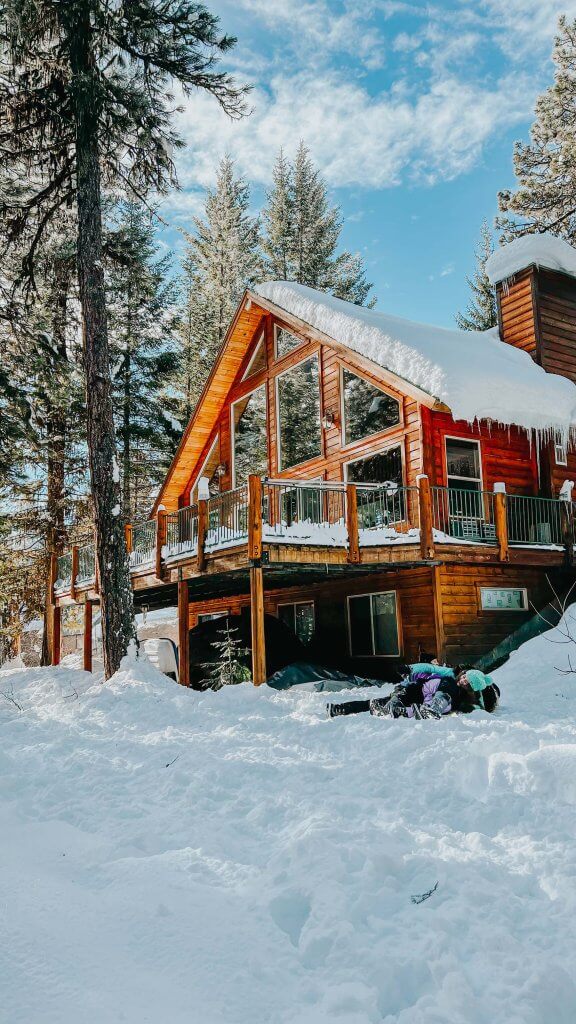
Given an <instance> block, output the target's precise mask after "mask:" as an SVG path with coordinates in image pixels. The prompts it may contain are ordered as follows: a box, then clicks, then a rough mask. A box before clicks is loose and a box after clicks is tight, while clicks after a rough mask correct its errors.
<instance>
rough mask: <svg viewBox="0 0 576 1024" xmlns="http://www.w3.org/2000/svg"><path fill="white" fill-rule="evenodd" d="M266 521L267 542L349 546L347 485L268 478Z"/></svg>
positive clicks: (264, 535) (264, 496) (265, 535)
mask: <svg viewBox="0 0 576 1024" xmlns="http://www.w3.org/2000/svg"><path fill="white" fill-rule="evenodd" d="M262 519H263V529H262V539H263V540H264V541H272V542H275V541H283V542H284V541H292V542H293V543H297V544H318V545H323V544H325V545H330V546H333V547H345V546H346V544H347V541H348V533H347V530H346V490H345V484H340V483H334V484H333V483H330V482H326V481H321V480H269V479H265V480H264V484H263V509H262Z"/></svg>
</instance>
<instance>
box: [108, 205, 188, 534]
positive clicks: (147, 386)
mask: <svg viewBox="0 0 576 1024" xmlns="http://www.w3.org/2000/svg"><path fill="white" fill-rule="evenodd" d="M111 226H113V227H114V232H113V245H114V248H115V250H116V252H117V254H118V255H117V258H116V259H115V260H114V261H111V264H110V269H109V271H108V275H107V287H108V313H109V328H110V349H111V357H112V366H113V370H112V386H113V394H114V399H115V401H114V408H115V416H116V432H117V436H118V440H119V455H120V475H121V482H122V498H123V509H124V515H125V516H126V519H127V521H128V522H134V521H136V520H137V519H138V518H141V517H142V515H144V514H146V513H147V512H148V510H149V508H150V504H151V495H152V494H153V492H154V491H155V490H156V488H157V487H158V485H159V484H160V483H161V482H162V479H163V477H164V475H165V473H166V470H167V468H168V464H169V462H170V459H171V457H172V455H173V453H174V450H175V448H176V445H177V442H178V440H179V439H180V435H181V432H182V427H181V424H180V422H179V421H178V420H177V419H176V415H177V412H178V402H177V399H176V396H175V393H174V390H173V385H174V384H175V383H176V376H177V370H178V358H177V351H176V347H175V340H174V339H175V334H176V327H177V316H176V285H175V282H174V281H173V280H172V277H171V274H170V265H171V257H170V254H166V255H165V256H163V257H162V258H158V246H157V244H156V243H155V235H154V228H153V225H152V223H151V220H150V216H149V215H148V214H147V213H146V212H145V211H144V209H143V208H142V206H140V205H138V204H136V203H133V202H129V203H125V204H121V205H119V206H118V208H117V209H116V211H115V219H114V221H113V223H112V225H111ZM120 254H121V258H120Z"/></svg>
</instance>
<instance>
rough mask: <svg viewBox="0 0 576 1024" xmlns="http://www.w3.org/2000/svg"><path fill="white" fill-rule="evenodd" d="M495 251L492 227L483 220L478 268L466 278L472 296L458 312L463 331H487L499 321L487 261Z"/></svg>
mask: <svg viewBox="0 0 576 1024" xmlns="http://www.w3.org/2000/svg"><path fill="white" fill-rule="evenodd" d="M493 252H494V246H493V244H492V235H491V232H490V228H489V227H488V223H487V221H483V223H482V228H481V231H480V241H479V242H478V245H477V247H476V250H475V253H474V255H475V258H476V270H475V273H474V276H473V277H467V278H466V280H467V281H468V284H469V286H470V290H471V292H472V297H471V299H470V302H469V303H468V306H467V307H466V312H465V313H457V314H456V323H457V324H458V327H459V328H460V329H461V330H462V331H487V330H488V329H489V328H490V327H496V325H497V323H498V313H497V310H496V293H495V291H494V288H493V287H492V285H491V284H490V281H489V280H488V275H487V273H486V263H487V261H488V260H489V258H490V256H491V255H492V253H493Z"/></svg>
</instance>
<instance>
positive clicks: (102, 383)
mask: <svg viewBox="0 0 576 1024" xmlns="http://www.w3.org/2000/svg"><path fill="white" fill-rule="evenodd" d="M82 6H83V11H82V12H81V14H80V15H79V18H78V31H77V33H75V37H74V38H73V39H72V40H71V50H70V56H71V64H72V71H73V75H74V77H75V78H76V82H75V83H74V86H73V94H74V95H75V97H76V112H75V113H76V156H77V175H78V182H77V196H78V282H79V287H80V301H81V305H82V317H83V324H84V362H85V368H86V414H87V435H88V454H89V462H90V480H91V485H92V496H93V501H94V519H95V525H96V553H97V559H98V568H99V572H100V602H101V616H102V647H103V652H104V672H105V675H106V678H109V677H110V676H111V675H113V673H114V672H116V670H117V669H118V667H119V665H120V662H121V660H122V658H123V657H124V655H125V654H126V653H127V650H128V646H129V644H130V642H131V641H132V640H133V639H135V625H134V607H133V596H132V585H131V581H130V570H129V564H128V555H127V551H126V542H125V537H124V526H123V519H122V516H121V514H120V513H121V494H120V481H119V480H118V473H117V472H115V471H114V470H115V466H116V465H117V462H116V436H115V431H114V417H113V405H112V384H111V378H110V354H109V348H108V330H107V320H106V294H105V289H104V267H103V263H102V206H101V192H100V164H99V145H98V127H99V126H98V87H97V83H96V74H95V70H94V55H93V52H92V45H91V44H92V40H91V29H90V13H89V5H88V4H85V5H82Z"/></svg>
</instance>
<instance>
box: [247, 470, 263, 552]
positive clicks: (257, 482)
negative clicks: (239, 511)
mask: <svg viewBox="0 0 576 1024" xmlns="http://www.w3.org/2000/svg"><path fill="white" fill-rule="evenodd" d="M262 493H263V488H262V480H261V478H260V477H259V476H254V475H253V474H251V475H250V476H249V477H248V558H249V559H250V561H251V562H259V561H260V559H261V558H262Z"/></svg>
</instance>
